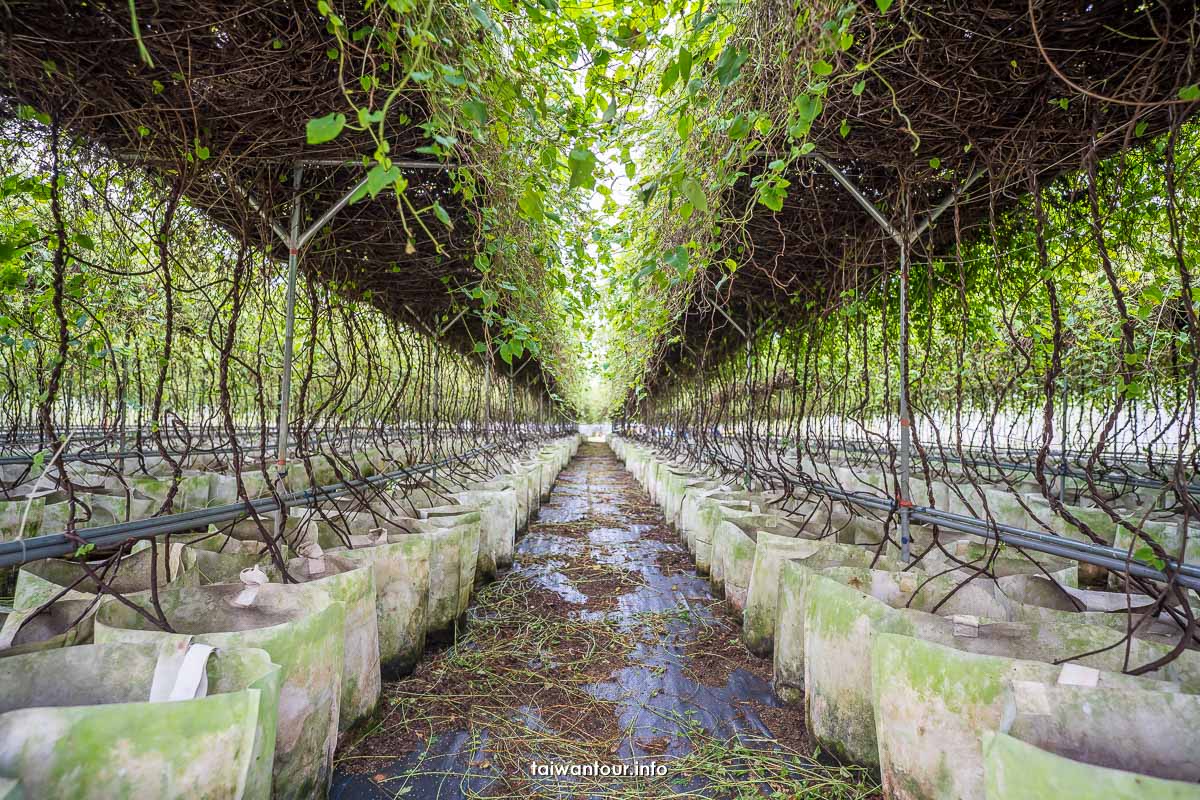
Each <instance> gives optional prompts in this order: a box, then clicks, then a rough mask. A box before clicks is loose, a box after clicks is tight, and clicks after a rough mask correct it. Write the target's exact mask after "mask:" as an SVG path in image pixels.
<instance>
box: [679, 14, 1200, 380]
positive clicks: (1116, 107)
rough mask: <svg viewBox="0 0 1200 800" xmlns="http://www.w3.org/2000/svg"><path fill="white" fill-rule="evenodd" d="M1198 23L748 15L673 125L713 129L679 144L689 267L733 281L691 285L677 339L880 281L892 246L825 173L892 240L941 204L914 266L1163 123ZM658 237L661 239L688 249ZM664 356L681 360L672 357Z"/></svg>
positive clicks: (786, 315) (782, 314) (1186, 97)
mask: <svg viewBox="0 0 1200 800" xmlns="http://www.w3.org/2000/svg"><path fill="white" fill-rule="evenodd" d="M876 6H878V8H876ZM881 9H882V10H884V11H886V13H878V12H879V10H881ZM1198 14H1200V11H1198V10H1197V7H1196V5H1195V4H1194V3H1187V2H1181V3H1156V4H1141V3H1134V2H1119V1H1118V2H1098V3H1087V4H1081V3H1073V2H1027V0H1004V1H1002V2H988V3H975V2H958V3H896V4H893V3H891V2H881V3H878V4H871V3H863V4H859V5H856V4H854V3H850V4H844V3H813V4H803V5H802V6H799V7H798V6H797V5H796V4H793V3H791V2H783V0H762V2H756V3H753V4H751V5H750V6H749V7H748V8H747V9H746V10H745V11H744V13H739V14H737V15H736V17H735V18H734V21H733V22H734V29H733V30H732V32H731V33H730V34H729V36H728V39H727V40H726V41H725V43H724V50H723V52H722V59H719V60H718V61H717V64H716V71H717V72H720V69H721V66H722V62H723V61H727V59H726V58H725V56H726V54H734V55H735V56H736V59H729V60H728V63H733V64H735V65H736V64H738V63H739V61H740V60H744V64H742V65H741V66H740V73H737V74H736V78H735V79H734V80H732V81H730V82H729V85H728V86H723V87H721V89H720V94H719V95H718V96H717V102H716V103H713V104H711V105H710V107H709V110H707V111H697V112H695V114H694V116H695V117H697V118H698V119H697V121H696V122H695V123H692V122H691V121H690V120H689V127H691V126H692V125H693V124H694V125H695V127H696V129H697V130H700V128H701V126H702V124H703V117H704V115H708V116H709V117H710V118H712V119H714V120H715V124H713V125H712V126H711V128H709V129H708V130H709V134H708V135H707V136H704V137H701V138H699V139H698V140H697V141H693V142H692V143H690V144H688V143H685V145H684V148H683V153H684V155H685V156H686V158H687V160H688V164H689V167H688V169H689V170H690V171H691V172H692V173H693V174H696V175H697V176H699V178H701V179H702V180H701V183H702V184H707V186H708V187H709V189H710V191H709V196H710V203H711V204H712V205H713V206H714V210H713V218H714V219H717V220H718V221H719V224H720V232H719V234H717V236H716V237H713V236H712V235H711V234H709V233H701V235H700V236H699V237H697V238H698V239H700V241H701V243H702V245H708V246H710V247H711V248H712V249H711V252H708V253H704V255H705V256H706V257H707V261H708V263H712V264H714V265H715V264H719V263H720V262H722V261H724V260H725V259H729V260H730V261H728V262H726V263H731V264H734V265H736V267H737V269H736V272H735V273H734V274H729V271H728V270H727V269H723V268H720V267H717V266H714V267H713V268H712V269H709V270H707V272H705V273H703V274H702V275H701V277H700V278H699V279H698V281H697V282H695V283H694V284H692V285H691V286H690V287H689V288H690V289H691V293H690V300H689V302H688V305H687V313H686V314H685V315H684V316H683V324H682V328H683V329H684V330H685V331H690V333H685V334H684V338H688V337H691V338H692V339H693V341H699V340H700V339H703V340H705V341H708V342H709V344H710V345H711V344H712V343H713V342H712V341H711V338H712V337H713V336H716V337H717V339H718V340H723V341H728V343H729V345H730V346H736V345H737V343H738V342H740V341H741V340H742V338H743V337H742V332H740V331H739V330H738V326H737V325H733V324H730V323H729V321H728V320H727V319H726V318H725V316H724V315H722V314H720V313H718V312H717V311H716V309H717V308H718V307H719V308H722V309H723V310H724V311H725V312H727V313H728V314H729V315H730V316H731V317H733V318H734V319H736V320H740V321H743V322H744V321H750V324H752V322H753V320H754V319H756V318H757V319H763V318H765V317H771V318H774V319H798V318H801V317H804V316H805V315H808V314H810V313H811V311H812V310H813V309H814V308H816V309H825V308H829V307H831V306H833V305H836V304H837V302H838V299H839V297H840V295H841V292H842V291H843V290H845V289H846V288H848V287H849V286H851V285H853V284H855V283H857V282H861V281H862V280H863V279H864V276H867V275H880V274H884V273H886V272H887V271H888V270H889V269H894V268H895V264H896V260H897V248H896V247H895V242H894V241H893V239H892V237H891V236H889V235H888V234H887V233H886V232H885V231H883V230H881V228H880V225H879V224H878V222H877V221H876V220H874V219H872V217H871V215H870V214H869V213H868V212H867V211H866V210H864V206H863V204H862V202H860V200H859V199H856V198H855V196H854V193H853V191H847V188H846V186H845V185H843V184H842V182H840V181H839V179H838V178H837V177H836V176H835V175H834V174H833V173H832V172H831V169H833V170H835V171H837V172H840V173H841V174H842V176H844V178H846V179H848V181H849V183H850V184H851V185H853V186H854V187H856V188H857V190H858V191H859V192H860V193H861V196H862V198H861V199H863V200H866V201H868V202H869V203H870V204H872V205H873V206H875V207H876V208H877V209H878V210H880V212H881V213H882V214H883V215H884V216H885V217H886V218H887V219H888V220H889V221H890V222H891V223H892V224H893V225H894V226H895V227H896V228H897V229H898V230H905V229H906V230H908V231H909V232H911V231H913V229H914V228H916V227H917V226H918V225H919V224H920V221H921V220H922V218H923V217H925V216H926V215H927V214H929V212H931V211H934V210H935V209H937V208H938V207H939V205H940V204H949V203H950V202H951V201H952V202H953V203H954V205H955V207H956V213H957V219H958V222H957V225H958V233H957V235H956V233H955V230H954V227H953V226H952V225H950V224H948V223H947V222H946V221H945V220H943V221H942V224H937V223H934V224H932V225H931V226H930V227H929V228H928V230H925V231H922V235H921V236H920V237H919V238H917V239H916V240H914V241H913V253H912V256H913V257H914V258H917V259H920V258H925V257H928V256H931V255H935V254H939V255H940V254H945V253H946V252H947V251H948V249H949V248H952V246H953V245H954V243H955V242H956V241H963V240H968V241H969V240H972V239H978V238H980V237H982V236H984V235H985V234H986V232H987V229H988V224H989V219H991V218H992V217H993V216H994V215H995V214H997V213H999V212H1002V211H1004V210H1005V209H1007V208H1010V207H1012V205H1013V204H1014V203H1015V202H1016V201H1017V200H1018V199H1019V198H1021V197H1023V196H1026V195H1027V194H1028V193H1029V191H1030V189H1031V187H1034V186H1039V185H1046V184H1047V183H1048V182H1049V181H1051V180H1052V179H1054V178H1055V177H1056V176H1058V175H1061V174H1063V173H1064V172H1067V171H1070V170H1078V169H1080V168H1081V167H1083V166H1084V165H1085V164H1086V163H1088V162H1089V161H1097V160H1102V159H1104V158H1106V157H1107V156H1110V155H1112V154H1114V153H1116V152H1119V151H1122V150H1124V149H1128V148H1132V147H1137V146H1139V145H1140V144H1142V143H1144V142H1146V141H1149V140H1151V139H1152V138H1153V137H1154V136H1156V135H1157V134H1160V133H1162V132H1164V131H1166V130H1168V129H1170V128H1171V127H1172V126H1176V125H1178V124H1179V123H1180V122H1181V121H1182V120H1183V119H1184V118H1185V117H1186V116H1188V115H1189V114H1191V113H1193V112H1194V111H1195V110H1196V108H1197V106H1198V104H1197V97H1196V94H1197V93H1198V92H1197V91H1196V82H1197V80H1198V79H1200V65H1197V63H1196V53H1197V52H1198V46H1200V42H1197V19H1198ZM672 63H674V62H672ZM735 112H741V113H739V114H738V115H737V116H733V122H732V123H730V122H729V120H728V117H730V116H732V115H733V114H734V113H735ZM763 120H769V124H763ZM754 123H758V125H757V126H755V125H754ZM692 139H693V140H696V139H697V137H696V134H695V133H693V134H692ZM968 182H971V183H972V185H971V186H970V188H969V189H964V186H965V185H966V184H967V183H968ZM947 219H948V218H947ZM673 225H674V223H671V222H668V224H667V226H666V228H665V229H660V231H659V234H660V235H661V237H662V238H663V239H664V240H665V241H667V242H672V243H673V242H675V241H681V240H682V241H686V238H682V237H684V236H686V235H687V234H688V233H689V232H691V231H690V229H687V230H684V231H673V229H672V226H673ZM694 227H698V226H694ZM852 273H853V275H854V276H855V277H854V278H853V279H851V278H850V277H849V276H850V275H851V274H852ZM741 327H745V326H744V325H742V326H741ZM663 356H664V357H665V358H666V359H667V361H668V363H670V364H672V365H673V366H678V365H679V363H680V362H682V361H685V360H688V358H687V354H686V352H685V348H684V347H683V346H682V345H679V344H677V345H676V346H674V347H672V348H669V349H668V350H667V351H666V352H665V353H664V354H663ZM660 377H661V378H662V379H664V380H669V379H670V378H669V376H668V375H667V374H666V373H660Z"/></svg>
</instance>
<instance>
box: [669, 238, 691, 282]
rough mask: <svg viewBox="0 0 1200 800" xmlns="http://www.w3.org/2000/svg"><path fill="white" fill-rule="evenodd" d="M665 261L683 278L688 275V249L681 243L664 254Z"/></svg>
mask: <svg viewBox="0 0 1200 800" xmlns="http://www.w3.org/2000/svg"><path fill="white" fill-rule="evenodd" d="M663 261H665V262H666V264H667V266H669V267H671V268H673V269H674V270H675V271H676V272H677V273H679V276H680V277H681V278H682V277H684V276H686V275H687V271H688V250H687V248H686V247H684V246H683V245H679V246H678V247H674V248H672V249H671V250H668V251H667V252H666V253H665V254H664V255H663Z"/></svg>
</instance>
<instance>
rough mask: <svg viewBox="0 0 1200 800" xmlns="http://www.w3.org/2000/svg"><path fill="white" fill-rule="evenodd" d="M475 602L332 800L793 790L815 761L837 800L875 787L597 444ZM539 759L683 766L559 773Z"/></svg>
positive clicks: (351, 746)
mask: <svg viewBox="0 0 1200 800" xmlns="http://www.w3.org/2000/svg"><path fill="white" fill-rule="evenodd" d="M472 613H473V619H472V621H471V622H470V623H469V625H468V629H467V631H466V632H464V633H463V634H462V635H461V636H460V639H459V642H458V645H457V646H456V647H453V648H450V649H447V650H444V651H441V652H437V653H430V654H427V656H426V660H425V661H424V662H422V664H421V665H420V667H418V670H417V672H416V674H414V675H413V676H411V677H409V678H406V679H404V680H402V681H399V682H396V683H392V684H388V685H386V686H385V687H384V695H385V696H384V701H383V702H384V706H385V708H388V709H389V710H388V711H387V712H385V713H383V714H382V715H381V716H380V719H379V721H378V722H377V724H376V726H375V728H374V729H373V730H371V731H370V732H369V733H368V735H367V736H365V738H360V739H359V740H351V741H346V742H343V743H342V748H341V749H340V750H339V755H338V763H337V772H336V774H335V776H334V783H333V791H332V793H331V797H333V798H338V800H368V799H373V798H396V797H409V798H421V799H422V800H423V799H424V798H438V799H439V800H443V799H444V800H454V799H455V798H465V797H478V796H498V797H505V796H508V797H546V798H568V797H571V798H574V797H589V798H591V797H596V798H600V797H617V796H622V797H630V796H638V797H655V796H679V795H680V794H684V793H686V794H693V795H696V796H706V797H737V796H740V794H741V793H742V792H743V791H745V792H746V793H747V794H757V793H758V791H757V790H762V789H780V788H782V789H784V790H785V791H788V790H790V791H792V792H794V791H795V790H797V789H799V788H802V787H804V785H805V782H804V781H803V777H804V775H805V771H806V770H809V771H811V774H812V775H813V776H814V777H818V778H819V779H821V780H829V778H830V776H831V775H834V776H840V778H838V779H835V783H840V784H841V787H840V788H838V789H837V791H838V793H836V794H834V793H830V794H828V795H825V796H829V797H847V798H862V797H870V796H872V792H871V790H870V789H869V788H864V787H863V786H860V785H857V781H856V780H855V781H854V782H851V781H850V780H849V779H848V778H847V776H846V775H845V774H843V773H839V771H838V770H837V769H831V768H828V767H825V766H822V765H820V764H815V763H814V762H812V761H811V759H808V758H806V757H804V756H802V755H801V754H806V753H811V752H812V748H811V746H810V745H809V744H808V742H807V739H806V737H805V735H804V732H803V711H802V709H800V708H798V707H796V708H784V707H783V705H782V704H781V703H780V701H779V699H778V698H777V697H776V696H775V694H774V692H773V691H772V689H771V686H770V682H769V676H770V662H769V661H764V660H762V659H756V658H754V657H752V656H750V655H749V654H748V653H746V651H745V650H744V648H742V647H741V645H740V643H739V642H738V641H737V636H738V629H737V627H736V625H735V624H733V623H732V621H731V620H730V618H729V617H728V616H727V613H726V612H725V610H724V607H723V606H722V604H720V603H718V602H717V601H716V600H715V598H714V597H713V595H712V593H711V592H710V590H709V587H708V582H707V581H706V580H704V579H701V578H699V577H697V576H696V575H695V573H694V572H693V571H692V569H691V564H690V560H689V559H688V557H687V555H686V551H685V550H684V549H683V548H682V546H681V545H680V544H679V541H678V535H677V534H675V533H674V532H672V531H670V530H669V529H668V528H667V527H666V524H665V521H664V520H663V518H662V516H661V514H659V513H658V511H657V509H656V508H655V507H654V506H653V505H652V504H651V502H650V500H649V498H648V497H646V495H645V494H644V493H643V492H642V491H641V489H640V487H638V486H637V484H636V483H635V482H634V481H633V479H632V477H631V476H630V475H629V474H628V473H626V472H625V471H624V470H623V468H622V466H621V464H620V463H619V462H618V461H617V459H616V458H615V456H614V455H613V454H612V452H611V450H609V448H608V447H607V446H606V445H594V444H592V445H589V444H584V445H582V446H581V447H580V450H579V453H578V455H577V456H576V457H575V459H573V460H572V462H571V463H570V464H569V465H568V466H567V468H566V469H565V470H564V471H563V473H562V474H561V475H560V476H559V481H558V483H556V485H555V488H554V492H553V495H552V497H551V500H550V502H549V503H547V504H545V505H543V506H542V508H541V511H540V512H539V514H538V516H537V518H536V520H534V521H533V522H531V524H530V526H529V532H528V533H527V534H526V535H525V536H524V537H523V538H522V539H521V540H520V541H519V542H518V543H517V548H516V555H515V563H514V566H513V568H512V570H510V571H509V572H508V573H507V574H506V575H505V576H503V578H502V579H501V580H500V581H499V582H498V583H495V584H492V585H490V586H488V587H485V588H484V589H482V590H481V591H480V592H479V595H478V597H477V598H476V603H475V606H474V608H473V612H472ZM534 762H536V763H539V764H559V765H564V764H569V763H582V764H592V763H593V762H596V763H598V764H600V765H606V766H611V765H621V764H623V763H625V764H628V763H635V762H636V763H640V764H642V765H645V764H648V763H650V762H657V763H661V764H665V765H668V766H669V771H668V774H667V775H666V776H650V777H646V776H642V777H631V776H629V775H626V776H625V777H623V778H617V779H614V778H612V777H573V776H558V777H544V776H537V775H532V774H531V771H530V764H531V763H534ZM785 768H786V769H785ZM785 772H786V773H788V774H789V775H790V776H791V777H789V778H786V779H784V778H782V777H781V774H783V773H785ZM737 775H740V777H735V776H737ZM857 777H859V776H857V775H855V774H853V773H852V774H850V776H849V778H854V779H857ZM780 781H783V783H780ZM835 788H836V787H835ZM814 796H820V795H814Z"/></svg>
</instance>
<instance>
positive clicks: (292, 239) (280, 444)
mask: <svg viewBox="0 0 1200 800" xmlns="http://www.w3.org/2000/svg"><path fill="white" fill-rule="evenodd" d="M303 177H304V167H301V166H297V167H296V168H295V169H294V170H293V172H292V192H293V197H292V224H291V230H290V231H289V232H288V242H287V246H288V279H287V301H286V303H287V305H286V309H287V310H286V311H285V316H284V323H283V372H282V374H280V376H279V425H278V428H277V430H276V438H275V447H276V451H277V453H276V460H275V470H276V472H275V490H276V491H277V492H278V493H279V494H280V495H282V494H283V491H284V488H285V486H284V478H286V477H287V458H288V436H289V435H290V434H289V432H288V406H289V401H290V399H291V391H292V351H293V349H294V346H295V334H296V270H297V267H298V266H299V261H300V181H301V179H302V178H303ZM286 519H287V507H286V506H283V507H281V508H280V509H279V510H278V511H277V512H275V541H279V540H280V538H281V537H282V536H283V530H284V524H285V522H286Z"/></svg>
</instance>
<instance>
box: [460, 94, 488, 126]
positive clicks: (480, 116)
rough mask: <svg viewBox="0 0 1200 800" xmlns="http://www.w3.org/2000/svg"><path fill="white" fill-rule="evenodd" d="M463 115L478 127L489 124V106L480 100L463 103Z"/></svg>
mask: <svg viewBox="0 0 1200 800" xmlns="http://www.w3.org/2000/svg"><path fill="white" fill-rule="evenodd" d="M463 113H464V114H466V115H467V118H468V119H470V120H473V121H474V122H475V124H477V125H480V126H482V125H486V124H487V106H485V105H484V104H483V102H482V101H480V100H468V101H466V102H465V103H463Z"/></svg>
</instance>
